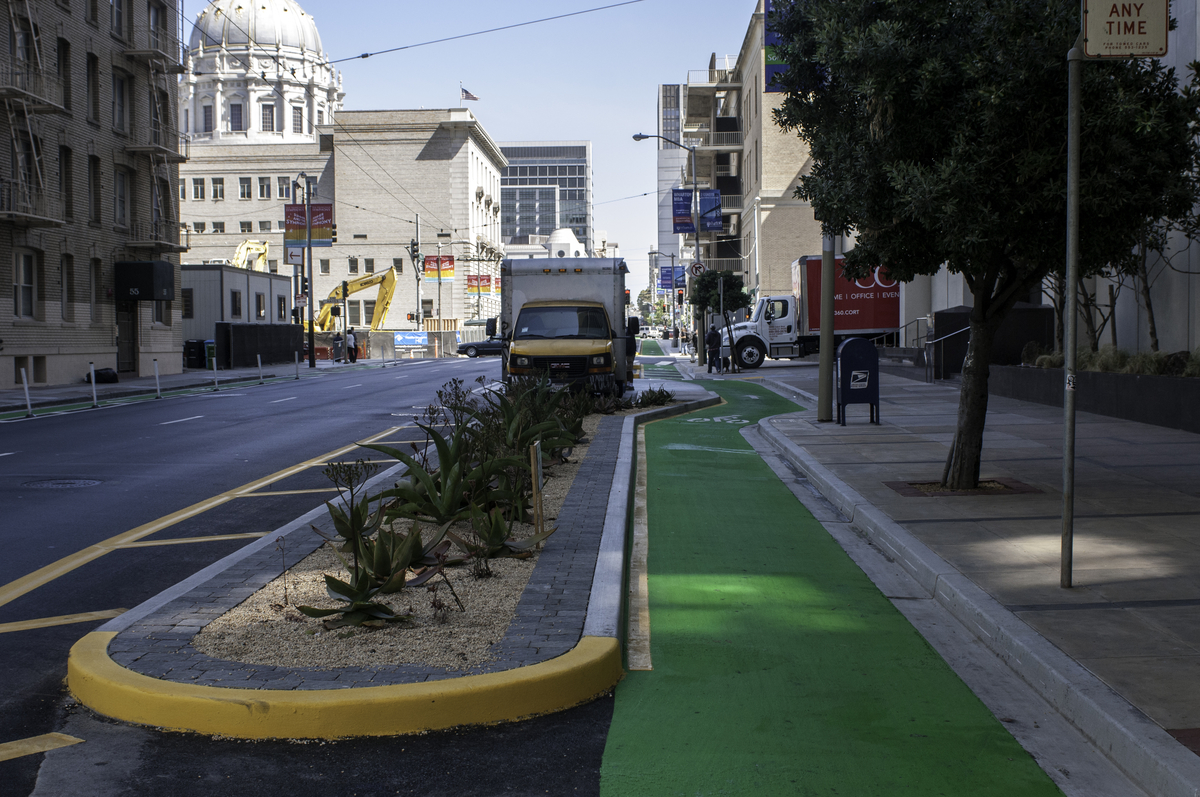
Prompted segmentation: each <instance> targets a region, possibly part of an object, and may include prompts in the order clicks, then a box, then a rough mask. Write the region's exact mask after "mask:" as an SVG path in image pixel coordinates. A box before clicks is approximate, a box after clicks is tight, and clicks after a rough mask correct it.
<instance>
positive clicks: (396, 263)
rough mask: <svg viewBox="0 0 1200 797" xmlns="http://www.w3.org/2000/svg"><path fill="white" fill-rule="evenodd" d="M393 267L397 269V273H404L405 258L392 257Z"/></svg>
mask: <svg viewBox="0 0 1200 797" xmlns="http://www.w3.org/2000/svg"><path fill="white" fill-rule="evenodd" d="M392 268H394V269H395V270H396V273H397V274H403V273H404V258H402V257H393V258H392Z"/></svg>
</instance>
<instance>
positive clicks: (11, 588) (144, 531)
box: [0, 426, 397, 606]
mask: <svg viewBox="0 0 1200 797" xmlns="http://www.w3.org/2000/svg"><path fill="white" fill-rule="evenodd" d="M396 428H397V427H394V426H393V427H389V428H388V429H387V430H386V431H383V432H380V433H379V434H377V435H373V436H371V437H368V438H366V439H365V440H363V441H362V442H363V443H373V442H375V441H376V440H378V439H380V438H382V437H387V436H388V435H390V434H392V433H393V432H395V431H396ZM358 446H359V444H358V443H351V444H350V445H346V446H342V447H341V448H339V449H337V450H336V451H331V452H329V453H328V454H322V455H321V456H319V457H313V458H312V459H309V460H306V461H304V462H301V463H299V464H297V465H292V466H291V467H288V468H284V469H283V470H281V471H279V472H277V473H272V474H271V475H269V476H264V477H262V478H261V479H255V480H254V481H252V482H250V483H249V484H245V485H242V486H241V487H235V488H234V489H232V490H229V491H227V492H224V493H221V494H220V495H216V496H213V497H212V498H206V499H204V500H203V501H200V502H198V503H195V504H192V505H191V506H189V507H187V508H185V509H181V510H179V511H178V512H172V513H171V514H169V515H166V516H164V517H161V518H159V519H158V520H153V521H151V522H149V523H144V524H142V525H141V526H138V527H137V528H135V529H130V530H129V531H125V532H122V533H121V534H118V535H116V536H114V537H109V538H108V539H107V540H104V541H103V542H98V543H96V544H95V545H89V546H88V547H86V548H84V549H83V550H81V551H78V552H76V553H73V554H71V555H70V556H65V557H63V558H62V559H59V560H58V561H57V562H53V563H51V564H48V565H46V566H45V567H42V568H38V569H37V570H35V571H33V572H32V573H29V574H28V575H24V576H22V577H21V578H18V579H16V580H15V581H10V582H9V583H7V584H5V585H4V586H2V587H0V606H3V605H5V604H6V603H11V602H12V601H14V600H16V599H17V598H19V597H21V596H22V595H25V594H27V593H30V592H32V591H33V590H35V589H37V588H38V587H41V586H45V585H46V584H49V583H50V582H51V581H54V580H55V579H57V578H59V577H61V576H63V575H66V574H67V573H70V572H71V571H72V570H75V569H76V568H79V567H82V566H83V565H85V564H87V563H88V562H91V561H94V560H96V559H99V558H100V557H101V556H104V555H105V554H107V553H109V552H111V551H114V550H116V549H118V548H121V547H123V546H126V545H128V544H129V543H131V542H137V541H138V540H140V539H142V538H143V537H149V536H150V535H151V534H154V533H156V532H159V531H162V530H163V529H165V528H169V527H171V526H173V525H175V524H176V523H179V522H181V521H184V520H187V519H188V518H192V517H195V516H196V515H199V514H202V513H204V512H207V511H208V510H210V509H214V508H216V507H218V506H220V505H222V504H224V503H227V502H229V501H232V500H233V499H235V498H241V497H243V496H245V495H248V494H249V493H252V492H254V491H255V490H258V489H260V488H262V487H265V486H267V485H268V484H272V483H274V482H277V481H279V480H280V479H284V478H287V477H288V476H293V475H295V474H297V473H299V472H301V471H303V470H306V469H308V468H310V467H312V466H313V463H316V462H328V461H329V460H336V459H337V458H338V457H340V456H342V455H344V454H347V453H349V452H350V451H353V450H355V449H356V448H358Z"/></svg>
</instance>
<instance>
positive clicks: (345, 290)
mask: <svg viewBox="0 0 1200 797" xmlns="http://www.w3.org/2000/svg"><path fill="white" fill-rule="evenodd" d="M349 295H350V286H349V285H347V284H346V281H345V280H342V301H343V302H344V301H346V297H347V296H349Z"/></svg>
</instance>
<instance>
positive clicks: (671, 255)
mask: <svg viewBox="0 0 1200 797" xmlns="http://www.w3.org/2000/svg"><path fill="white" fill-rule="evenodd" d="M650 254H651V255H653V256H654V264H655V265H658V258H659V257H661V256H666V257H669V258H671V289H670V291H668V293H667V299H668V301H669V302H670V307H671V323H672V324H674V323H675V318H676V315H675V253H674V252H659V251H657V250H652V251H651V252H650ZM682 265H683V263H682V259H681V261H680V266H682ZM660 282H661V278H660ZM675 348H679V347H678V346H676V347H675ZM701 364H702V365H703V363H701Z"/></svg>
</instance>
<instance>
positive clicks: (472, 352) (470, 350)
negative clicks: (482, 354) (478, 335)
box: [467, 346, 479, 357]
mask: <svg viewBox="0 0 1200 797" xmlns="http://www.w3.org/2000/svg"><path fill="white" fill-rule="evenodd" d="M467 356H468V357H478V356H479V349H477V348H475V347H474V346H468V347H467Z"/></svg>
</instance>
